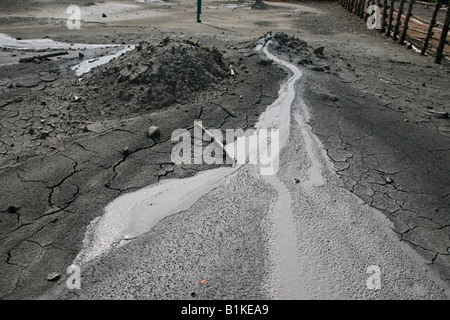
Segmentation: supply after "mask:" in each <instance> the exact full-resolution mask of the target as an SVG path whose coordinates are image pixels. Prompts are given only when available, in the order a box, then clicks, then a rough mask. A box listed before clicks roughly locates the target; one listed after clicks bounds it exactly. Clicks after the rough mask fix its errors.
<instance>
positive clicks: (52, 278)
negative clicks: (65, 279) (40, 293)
mask: <svg viewBox="0 0 450 320" xmlns="http://www.w3.org/2000/svg"><path fill="white" fill-rule="evenodd" d="M59 278H61V275H60V274H59V273H56V272H53V273H50V274H49V275H48V276H47V281H56V280H58V279H59Z"/></svg>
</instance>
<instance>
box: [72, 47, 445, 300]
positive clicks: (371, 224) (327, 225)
mask: <svg viewBox="0 0 450 320" xmlns="http://www.w3.org/2000/svg"><path fill="white" fill-rule="evenodd" d="M268 40H269V39H268ZM257 49H258V50H261V51H262V52H263V53H264V54H265V55H266V56H267V57H268V58H269V59H272V60H273V61H275V62H276V63H278V64H280V65H282V66H284V67H285V68H287V69H289V70H290V71H291V73H292V75H291V77H290V78H289V79H288V80H287V82H286V83H284V84H283V85H282V86H281V88H280V91H279V97H278V99H277V100H276V101H275V102H274V103H273V104H272V105H270V106H268V108H267V110H266V111H265V112H264V113H263V114H262V116H261V118H260V121H259V122H258V124H257V127H258V128H267V129H269V128H278V129H279V133H280V134H279V142H280V143H279V146H280V147H279V150H280V151H279V156H280V162H279V169H280V170H279V171H278V173H277V174H275V175H266V176H263V177H264V178H265V180H266V181H267V182H268V183H270V185H272V186H273V187H274V188H275V189H276V190H277V192H278V198H277V200H276V203H275V205H274V207H273V208H272V210H271V212H269V214H268V218H267V222H268V223H267V226H268V230H267V234H268V238H269V239H268V240H269V241H268V243H267V246H268V253H269V257H268V264H267V265H268V271H269V276H268V278H267V283H265V284H264V288H263V289H264V290H265V291H266V293H267V295H268V297H269V298H273V299H313V298H319V299H330V298H331V299H333V298H334V299H355V298H357V299H360V298H386V299H400V298H405V299H414V298H446V297H447V298H448V295H447V292H448V291H447V290H448V289H447V287H446V286H445V284H444V283H443V282H442V281H440V279H438V278H436V277H434V276H433V275H432V273H431V272H430V270H426V267H425V264H424V261H423V259H421V257H420V256H418V254H417V253H416V252H415V251H413V250H412V249H411V248H410V247H409V246H407V245H406V244H404V243H401V242H400V241H399V240H398V237H397V236H396V234H395V233H394V232H393V231H392V227H393V226H392V224H391V222H390V221H389V220H388V219H387V218H386V217H385V216H384V215H383V214H382V213H381V212H379V211H377V210H375V209H373V208H371V207H369V206H368V205H366V204H364V202H362V201H361V200H360V199H359V198H357V197H356V196H355V195H353V194H351V193H350V192H348V191H347V190H345V189H344V188H343V187H342V183H341V182H340V180H339V177H338V176H337V174H336V173H335V171H334V169H333V165H332V164H331V162H330V160H329V159H328V157H327V155H326V152H325V149H324V148H323V146H322V144H321V143H320V141H319V140H318V138H317V137H316V136H315V135H314V134H313V133H312V130H311V127H310V126H309V125H308V119H309V113H308V109H307V106H306V105H305V103H304V102H303V101H302V99H301V97H299V96H298V95H297V94H296V90H298V80H299V79H300V78H301V77H302V72H301V71H300V70H299V69H298V68H297V67H296V66H295V65H293V64H290V63H288V62H286V61H284V60H281V59H280V58H277V57H275V56H274V55H272V54H271V53H269V52H268V49H267V45H266V43H265V42H264V41H261V42H260V44H259V46H258V48H257ZM291 115H293V117H292V119H291ZM241 142H242V140H241ZM239 143H240V142H239V140H238V142H237V144H239ZM252 168H253V169H252ZM238 170H253V171H255V170H254V167H251V166H250V165H246V164H244V165H238V166H237V167H235V168H230V167H223V168H219V169H214V170H209V171H205V172H202V173H199V174H198V175H196V176H194V177H191V178H187V179H169V180H165V181H163V182H161V183H159V184H155V185H150V186H148V187H146V188H143V189H141V190H139V191H136V192H132V193H129V194H125V195H123V196H120V197H119V198H117V199H115V200H114V201H113V202H111V203H110V204H108V206H107V207H106V208H105V212H104V214H103V215H102V216H100V217H98V218H97V219H96V220H94V221H93V222H92V223H91V225H90V226H89V227H88V230H87V232H86V236H85V239H84V241H83V249H82V251H81V252H80V253H79V255H78V256H77V258H76V259H75V261H74V263H75V264H78V265H84V264H86V263H88V262H90V261H93V260H94V259H95V258H97V257H99V256H100V255H102V254H105V253H107V252H108V251H110V250H112V249H114V248H115V247H117V246H120V245H126V243H127V242H128V240H130V239H133V238H135V237H137V236H139V235H141V234H143V233H145V232H148V231H149V230H151V229H152V228H153V227H154V226H155V224H156V223H158V222H159V221H161V220H162V219H163V218H165V217H167V216H169V215H173V214H176V213H180V212H182V211H184V210H187V209H189V208H190V207H191V206H193V205H194V204H195V203H196V202H197V201H198V200H199V199H201V198H202V197H204V196H205V195H207V194H208V193H209V192H211V191H212V190H213V189H215V188H220V187H221V185H223V184H224V182H225V181H228V182H227V183H233V182H232V181H233V179H229V178H230V177H231V175H234V174H236V173H237V171H238ZM256 174H258V173H256ZM237 181H239V179H237ZM243 196H244V197H251V195H249V194H245V195H244V194H243ZM223 240H224V241H226V239H223ZM93 262H94V261H93ZM369 266H377V267H379V269H380V270H381V274H380V275H379V276H380V279H381V288H375V289H374V288H371V287H370V283H369V285H367V282H366V281H367V280H368V278H369V276H370V274H367V273H366V272H367V269H368V267H369ZM261 272H263V270H261Z"/></svg>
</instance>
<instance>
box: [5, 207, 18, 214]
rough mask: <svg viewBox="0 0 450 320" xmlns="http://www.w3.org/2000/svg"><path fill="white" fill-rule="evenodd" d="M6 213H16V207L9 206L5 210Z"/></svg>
mask: <svg viewBox="0 0 450 320" xmlns="http://www.w3.org/2000/svg"><path fill="white" fill-rule="evenodd" d="M7 212H8V213H16V212H17V207H16V206H9V207H8V209H7Z"/></svg>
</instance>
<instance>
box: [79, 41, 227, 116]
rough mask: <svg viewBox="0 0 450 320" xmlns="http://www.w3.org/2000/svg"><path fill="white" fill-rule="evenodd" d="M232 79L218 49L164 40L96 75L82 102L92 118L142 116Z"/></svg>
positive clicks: (90, 78)
mask: <svg viewBox="0 0 450 320" xmlns="http://www.w3.org/2000/svg"><path fill="white" fill-rule="evenodd" d="M229 73H230V70H229V69H228V67H227V64H225V63H224V61H223V57H222V54H221V53H220V52H219V51H218V50H217V49H215V48H212V49H211V48H209V47H207V46H202V45H199V44H198V43H194V42H192V41H190V40H188V41H186V42H178V41H169V40H168V38H165V39H164V40H163V41H161V43H160V44H158V45H152V44H148V43H141V44H140V45H138V46H137V47H136V49H135V50H133V51H131V52H129V53H127V54H125V55H123V56H121V57H120V58H117V59H115V60H113V61H111V62H110V63H108V64H107V65H104V66H101V67H98V68H96V69H94V70H93V71H92V72H91V73H90V74H87V75H86V76H85V79H83V82H85V86H84V92H83V93H82V94H81V96H82V97H83V101H84V102H86V109H87V111H88V112H89V113H90V114H91V115H96V114H97V115H102V116H108V115H121V114H128V115H129V114H133V113H142V112H145V111H148V110H151V109H160V108H164V107H167V106H169V105H172V104H174V103H183V102H186V101H190V100H192V99H193V98H194V97H195V96H196V94H198V93H199V92H200V91H202V90H205V89H207V88H208V87H210V86H211V85H212V84H214V83H219V82H220V81H221V80H222V79H224V78H225V77H227V76H228V75H229Z"/></svg>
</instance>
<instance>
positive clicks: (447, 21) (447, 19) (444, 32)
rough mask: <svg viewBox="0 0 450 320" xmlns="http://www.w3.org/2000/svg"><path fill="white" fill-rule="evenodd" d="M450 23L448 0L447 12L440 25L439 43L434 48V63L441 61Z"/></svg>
mask: <svg viewBox="0 0 450 320" xmlns="http://www.w3.org/2000/svg"><path fill="white" fill-rule="evenodd" d="M449 24H450V1H447V13H446V14H445V21H444V25H443V26H442V34H441V39H440V40H439V45H438V47H437V49H436V59H434V62H435V63H441V60H442V53H443V52H444V47H445V41H446V40H447V34H448V26H449Z"/></svg>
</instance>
